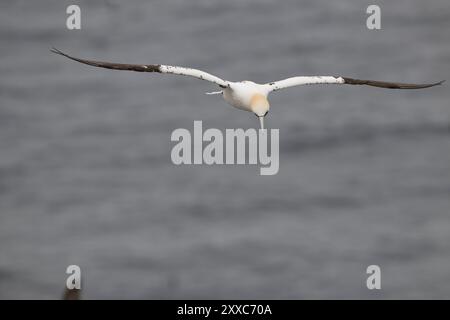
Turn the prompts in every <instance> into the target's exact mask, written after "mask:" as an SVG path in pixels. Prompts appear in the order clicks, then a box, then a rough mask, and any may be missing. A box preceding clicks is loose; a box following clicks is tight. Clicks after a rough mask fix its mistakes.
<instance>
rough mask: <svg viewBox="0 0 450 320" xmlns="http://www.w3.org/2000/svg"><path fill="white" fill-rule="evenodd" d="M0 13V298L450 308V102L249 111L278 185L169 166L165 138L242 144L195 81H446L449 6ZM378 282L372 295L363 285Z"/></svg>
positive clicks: (288, 100)
mask: <svg viewBox="0 0 450 320" xmlns="http://www.w3.org/2000/svg"><path fill="white" fill-rule="evenodd" d="M70 4H72V1H56V0H53V1H50V0H39V1H24V0H22V1H20V0H14V1H13V0H2V1H1V2H0V43H1V50H0V298H1V299H31V298H37V299H59V298H60V297H61V295H62V292H63V290H64V286H65V281H66V277H67V275H66V274H65V270H66V268H67V266H68V265H70V264H76V265H79V266H80V267H81V270H82V275H83V281H82V287H83V298H85V299H100V298H104V299H109V298H111V299H135V298H138V299H175V298H179V299H188V298H189V299H197V298H209V299H215V298H217V299H227V298H233V299H241V298H246V299H247V298H251V299H258V298H265V299H266V298H267V299H313V298H314V299H315V298H323V299H332V298H343V299H380V298H385V299H394V298H407V299H418V298H425V299H430V298H447V299H449V298H450V104H449V101H450V90H449V89H448V88H449V85H450V84H449V83H447V84H444V85H443V86H440V87H436V88H431V89H425V90H417V91H410V90H404V91H401V90H383V89H378V88H371V87H357V86H333V85H330V86H307V87H298V88H292V89H288V90H285V91H280V92H279V93H274V94H272V95H271V96H270V101H271V106H272V107H271V111H270V113H269V116H268V117H267V118H266V125H267V126H268V127H269V128H279V129H280V171H279V173H278V174H277V175H275V176H260V175H259V168H258V167H257V166H248V165H247V166H244V165H240V166H237V165H236V166H233V165H228V166H205V165H203V166H188V165H182V166H175V165H174V164H172V162H171V158H170V152H171V149H172V147H173V145H174V143H173V142H171V141H170V137H171V133H172V131H173V130H175V129H177V128H187V129H189V130H192V129H193V122H194V120H202V121H203V126H204V127H205V128H219V129H225V128H244V129H247V128H254V127H258V121H257V119H256V118H255V117H254V115H252V114H249V113H244V112H242V111H239V110H236V109H233V108H232V107H230V106H228V105H226V104H225V103H224V102H223V101H221V99H220V97H219V96H206V95H204V92H206V91H213V90H216V88H215V87H214V86H211V85H210V84H208V83H207V82H204V81H196V80H194V79H189V78H186V77H176V76H170V75H168V76H164V75H159V74H144V73H133V72H117V71H111V70H105V69H96V68H93V67H89V66H84V65H81V64H77V63H75V62H73V61H69V60H67V59H64V58H62V57H60V56H57V55H55V54H52V53H50V52H49V48H50V47H52V46H55V47H57V48H59V49H61V50H63V51H66V52H69V53H71V54H73V55H75V56H78V57H84V58H91V59H97V60H109V61H116V62H125V63H162V64H171V65H182V66H191V67H196V68H199V69H203V70H206V71H208V72H210V73H213V74H216V75H218V76H220V77H223V78H225V79H228V80H253V81H255V82H261V83H264V82H269V81H273V80H278V79H283V78H286V77H289V76H295V75H343V76H348V77H354V78H363V79H374V80H386V81H389V80H390V81H404V82H419V83H420V82H430V81H437V80H443V79H448V80H450V33H449V32H448V31H449V30H450V2H449V1H448V0H429V1H421V0H395V1H376V4H378V5H380V6H381V10H382V29H381V30H378V31H376V30H368V29H367V28H366V18H367V16H368V15H367V14H366V8H367V6H369V5H370V4H374V2H373V1H368V0H363V1H358V0H341V1H323V0H318V1H297V0H287V1H268V0H263V1H256V0H229V1H228V0H227V1H215V0H200V1H182V0H164V1H143V0H139V1H129V2H126V1H118V0H110V1H95V2H94V1H77V4H79V5H80V7H81V19H82V20H81V22H82V29H81V30H68V29H67V28H66V18H67V14H66V7H67V6H68V5H70ZM373 264H375V265H379V266H380V267H381V277H382V278H381V279H382V280H381V281H382V289H381V290H368V289H367V287H366V278H367V276H368V275H367V274H366V268H367V266H369V265H373Z"/></svg>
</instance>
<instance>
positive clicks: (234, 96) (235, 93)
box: [50, 48, 445, 129]
mask: <svg viewBox="0 0 450 320" xmlns="http://www.w3.org/2000/svg"><path fill="white" fill-rule="evenodd" d="M50 51H52V52H54V53H57V54H59V55H62V56H64V57H67V58H69V59H72V60H75V61H78V62H81V63H84V64H87V65H90V66H94V67H100V68H106V69H113V70H128V71H137V72H158V73H168V74H177V75H183V76H191V77H194V78H198V79H201V80H206V81H209V82H211V83H214V84H215V85H217V86H219V87H220V88H222V90H220V91H215V92H208V93H207V94H222V96H223V98H224V100H225V101H226V102H227V103H229V104H230V105H232V106H233V107H235V108H238V109H241V110H245V111H250V112H253V113H254V114H255V115H256V116H257V117H258V118H259V121H260V125H261V129H264V117H265V116H266V115H267V113H268V112H269V108H270V104H269V101H268V100H267V96H268V95H269V93H270V92H272V91H277V90H280V89H284V88H289V87H294V86H301V85H311V84H353V85H368V86H373V87H379V88H387V89H423V88H429V87H433V86H436V85H439V84H442V83H443V82H444V81H445V80H444V81H439V82H436V83H429V84H409V83H398V82H384V81H373V80H359V79H353V78H347V77H342V76H300V77H292V78H288V79H284V80H280V81H275V82H269V83H265V84H259V83H255V82H252V81H238V82H232V81H226V80H223V79H221V78H218V77H216V76H213V75H212V74H209V73H207V72H204V71H201V70H197V69H192V68H185V67H177V66H168V65H162V64H124V63H111V62H103V61H94V60H85V59H79V58H75V57H72V56H70V55H68V54H66V53H64V52H61V51H60V50H58V49H56V48H52V49H51V50H50Z"/></svg>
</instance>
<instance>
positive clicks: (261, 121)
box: [258, 116, 264, 129]
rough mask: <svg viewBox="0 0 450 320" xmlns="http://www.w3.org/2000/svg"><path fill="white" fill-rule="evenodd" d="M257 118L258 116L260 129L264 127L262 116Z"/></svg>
mask: <svg viewBox="0 0 450 320" xmlns="http://www.w3.org/2000/svg"><path fill="white" fill-rule="evenodd" d="M258 118H259V123H260V124H261V129H264V116H262V117H258Z"/></svg>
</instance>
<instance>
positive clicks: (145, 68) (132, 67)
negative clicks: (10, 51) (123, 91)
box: [50, 48, 228, 88]
mask: <svg viewBox="0 0 450 320" xmlns="http://www.w3.org/2000/svg"><path fill="white" fill-rule="evenodd" d="M50 51H51V52H54V53H57V54H59V55H62V56H64V57H67V58H69V59H72V60H74V61H78V62H80V63H84V64H87V65H90V66H94V67H99V68H106V69H113V70H127V71H137V72H158V73H168V74H178V75H182V76H190V77H194V78H197V79H201V80H206V81H209V82H212V83H214V84H216V85H218V86H219V87H222V88H226V87H228V81H225V80H222V79H220V78H218V77H216V76H213V75H212V74H209V73H207V72H204V71H201V70H197V69H192V68H184V67H176V66H166V65H162V64H126V63H112V62H104V61H95V60H85V59H79V58H75V57H72V56H69V55H68V54H66V53H64V52H62V51H60V50H58V49H56V48H52V49H51V50H50Z"/></svg>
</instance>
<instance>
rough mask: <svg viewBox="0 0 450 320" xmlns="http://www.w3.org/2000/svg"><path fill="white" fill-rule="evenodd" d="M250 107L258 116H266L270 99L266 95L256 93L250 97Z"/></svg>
mask: <svg viewBox="0 0 450 320" xmlns="http://www.w3.org/2000/svg"><path fill="white" fill-rule="evenodd" d="M250 108H251V110H252V111H253V112H254V113H255V114H256V115H257V116H258V117H264V116H265V115H266V113H267V111H269V108H270V105H269V101H267V98H266V97H265V96H264V95H262V94H260V93H255V94H254V95H253V96H252V97H251V98H250Z"/></svg>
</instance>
